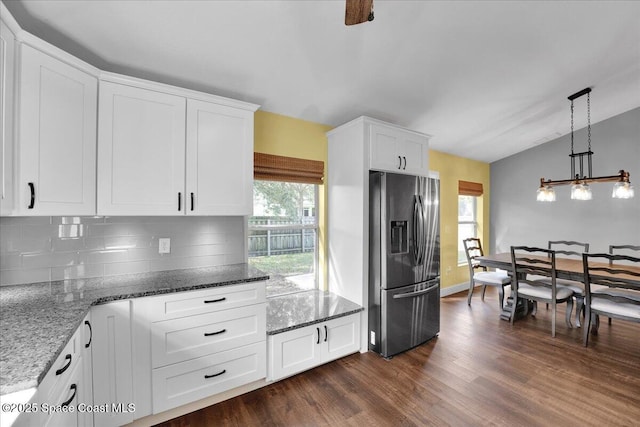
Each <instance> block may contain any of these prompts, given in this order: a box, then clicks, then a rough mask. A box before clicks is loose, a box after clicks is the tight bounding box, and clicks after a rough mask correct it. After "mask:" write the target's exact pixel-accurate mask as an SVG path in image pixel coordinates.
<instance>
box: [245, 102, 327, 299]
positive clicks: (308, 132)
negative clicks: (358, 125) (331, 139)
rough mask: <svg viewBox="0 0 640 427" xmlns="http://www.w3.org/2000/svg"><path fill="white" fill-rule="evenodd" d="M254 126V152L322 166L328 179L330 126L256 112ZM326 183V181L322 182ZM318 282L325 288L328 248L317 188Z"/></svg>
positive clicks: (323, 191)
mask: <svg viewBox="0 0 640 427" xmlns="http://www.w3.org/2000/svg"><path fill="white" fill-rule="evenodd" d="M254 121H255V125H254V146H253V149H254V151H256V152H258V153H266V154H275V155H279V156H288V157H297V158H300V159H310V160H321V161H323V162H324V175H325V177H326V176H327V136H326V135H325V134H326V133H327V132H328V131H329V130H331V126H326V125H321V124H319V123H313V122H308V121H305V120H300V119H294V118H292V117H287V116H282V115H280V114H274V113H269V112H266V111H256V114H255V118H254ZM325 179H326V178H325ZM318 199H319V200H318V204H319V206H318V228H319V230H318V252H319V254H318V257H319V260H318V263H319V266H318V270H319V271H318V273H319V276H318V280H319V284H320V287H321V288H323V289H326V288H327V277H326V267H325V260H326V259H327V258H326V256H327V247H326V245H325V244H324V241H325V237H324V236H325V235H326V223H327V219H326V218H327V205H326V202H325V201H326V200H327V188H326V186H325V185H320V186H319V187H318Z"/></svg>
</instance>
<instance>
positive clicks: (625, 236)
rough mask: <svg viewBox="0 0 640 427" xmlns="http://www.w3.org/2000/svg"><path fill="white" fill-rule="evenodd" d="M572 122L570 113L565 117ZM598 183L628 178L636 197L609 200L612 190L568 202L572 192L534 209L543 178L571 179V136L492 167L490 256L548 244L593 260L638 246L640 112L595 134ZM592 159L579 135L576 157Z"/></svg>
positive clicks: (559, 192) (560, 191)
mask: <svg viewBox="0 0 640 427" xmlns="http://www.w3.org/2000/svg"><path fill="white" fill-rule="evenodd" d="M567 114H568V113H567ZM591 134H592V138H591V149H592V151H593V152H594V155H593V175H594V176H606V175H615V174H617V173H618V171H619V170H620V169H624V170H626V171H629V172H630V174H631V183H632V184H634V188H635V193H636V196H635V198H633V199H629V200H619V199H612V198H611V190H612V186H613V184H612V183H595V184H592V185H591V188H592V192H593V200H590V201H578V200H571V199H570V195H569V191H570V186H561V187H556V188H555V190H556V197H557V201H556V202H554V203H542V202H537V201H536V189H537V188H538V186H539V183H540V178H542V177H544V178H545V179H552V180H558V179H569V178H570V172H571V169H570V165H571V163H570V158H569V153H570V152H571V142H570V141H571V140H570V135H569V134H567V135H564V136H562V137H560V138H558V139H555V140H553V141H550V142H548V143H545V144H543V145H540V146H538V147H535V148H531V149H529V150H527V151H524V152H521V153H518V154H515V155H513V156H510V157H507V158H505V159H502V160H499V161H497V162H494V163H492V164H491V201H490V203H491V205H490V209H491V214H490V218H491V224H490V229H491V233H490V243H491V244H490V249H491V251H492V252H506V251H508V250H509V247H510V246H511V245H522V244H524V245H534V246H541V247H546V246H547V242H548V241H549V240H577V241H582V242H588V243H589V244H590V252H607V251H608V246H609V245H610V244H635V245H640V108H636V109H634V110H631V111H628V112H626V113H624V114H620V115H618V116H615V117H612V118H610V119H607V120H605V121H602V122H599V123H597V124H595V125H592V127H591ZM582 151H587V137H586V129H580V130H579V131H578V132H577V133H575V134H574V152H582Z"/></svg>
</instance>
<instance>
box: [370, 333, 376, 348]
mask: <svg viewBox="0 0 640 427" xmlns="http://www.w3.org/2000/svg"><path fill="white" fill-rule="evenodd" d="M370 333H371V336H370V337H369V340H370V341H371V345H376V333H375V332H374V331H370Z"/></svg>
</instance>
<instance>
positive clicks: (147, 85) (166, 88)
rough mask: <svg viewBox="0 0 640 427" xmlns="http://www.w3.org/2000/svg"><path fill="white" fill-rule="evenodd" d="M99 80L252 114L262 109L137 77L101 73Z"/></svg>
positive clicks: (249, 104)
mask: <svg viewBox="0 0 640 427" xmlns="http://www.w3.org/2000/svg"><path fill="white" fill-rule="evenodd" d="M99 79H100V81H105V82H112V83H119V84H122V85H127V86H133V87H137V88H141V89H147V90H153V91H157V92H162V93H166V94H169V95H176V96H181V97H185V98H189V99H197V100H199V101H204V102H211V103H215V104H219V105H225V106H228V107H233V108H238V109H242V110H247V111H251V112H255V111H256V110H257V109H258V108H260V106H259V105H258V104H252V103H250V102H245V101H238V100H237V99H232V98H226V97H224V96H219V95H213V94H210V93H205V92H199V91H196V90H192V89H185V88H182V87H179V86H172V85H168V84H165V83H158V82H154V81H152V80H145V79H139V78H137V77H131V76H127V75H124V74H118V73H112V72H108V71H100V75H99Z"/></svg>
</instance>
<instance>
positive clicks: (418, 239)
mask: <svg viewBox="0 0 640 427" xmlns="http://www.w3.org/2000/svg"><path fill="white" fill-rule="evenodd" d="M424 226H425V219H424V203H423V201H422V196H420V195H416V196H415V197H414V199H413V230H412V234H413V261H414V262H415V265H422V264H423V263H424V252H425V249H426V247H425V246H426V240H425V238H426V237H425V234H424V231H425V230H424Z"/></svg>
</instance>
